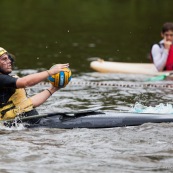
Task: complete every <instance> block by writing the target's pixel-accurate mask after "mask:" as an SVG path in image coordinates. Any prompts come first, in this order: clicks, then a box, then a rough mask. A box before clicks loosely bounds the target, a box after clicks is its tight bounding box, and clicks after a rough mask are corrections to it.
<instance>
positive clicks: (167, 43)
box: [164, 38, 172, 50]
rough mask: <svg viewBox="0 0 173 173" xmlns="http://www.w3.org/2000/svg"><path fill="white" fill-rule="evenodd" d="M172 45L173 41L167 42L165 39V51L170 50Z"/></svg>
mask: <svg viewBox="0 0 173 173" xmlns="http://www.w3.org/2000/svg"><path fill="white" fill-rule="evenodd" d="M171 44H172V42H171V41H167V40H166V39H165V38H164V47H165V49H167V50H169V49H170V46H171Z"/></svg>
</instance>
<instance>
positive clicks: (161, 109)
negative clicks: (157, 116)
mask: <svg viewBox="0 0 173 173" xmlns="http://www.w3.org/2000/svg"><path fill="white" fill-rule="evenodd" d="M130 112H137V113H167V114H172V113H173V106H172V105H171V104H168V103H167V104H163V103H160V104H159V105H156V106H154V107H152V106H148V107H147V106H144V105H142V104H141V103H135V105H134V107H132V109H131V110H130Z"/></svg>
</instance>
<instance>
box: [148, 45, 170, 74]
mask: <svg viewBox="0 0 173 173" xmlns="http://www.w3.org/2000/svg"><path fill="white" fill-rule="evenodd" d="M158 46H159V47H160V48H161V45H160V44H158ZM150 59H151V61H152V62H153V56H152V53H150ZM170 70H173V45H171V46H170V49H169V53H168V58H167V61H166V65H165V68H164V71H170Z"/></svg>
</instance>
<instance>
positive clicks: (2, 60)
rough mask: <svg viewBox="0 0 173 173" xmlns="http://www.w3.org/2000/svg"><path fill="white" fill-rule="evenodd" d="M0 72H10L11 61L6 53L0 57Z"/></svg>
mask: <svg viewBox="0 0 173 173" xmlns="http://www.w3.org/2000/svg"><path fill="white" fill-rule="evenodd" d="M0 71H1V72H3V73H5V74H9V73H11V72H12V64H11V60H10V59H9V57H8V55H7V54H6V53H5V54H3V55H2V56H0Z"/></svg>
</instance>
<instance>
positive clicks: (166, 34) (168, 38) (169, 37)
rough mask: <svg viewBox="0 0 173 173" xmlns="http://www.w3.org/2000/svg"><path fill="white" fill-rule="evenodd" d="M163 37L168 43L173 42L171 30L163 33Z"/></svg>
mask: <svg viewBox="0 0 173 173" xmlns="http://www.w3.org/2000/svg"><path fill="white" fill-rule="evenodd" d="M161 36H162V37H163V39H165V40H166V41H170V42H173V31H171V30H169V31H166V32H164V33H161Z"/></svg>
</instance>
